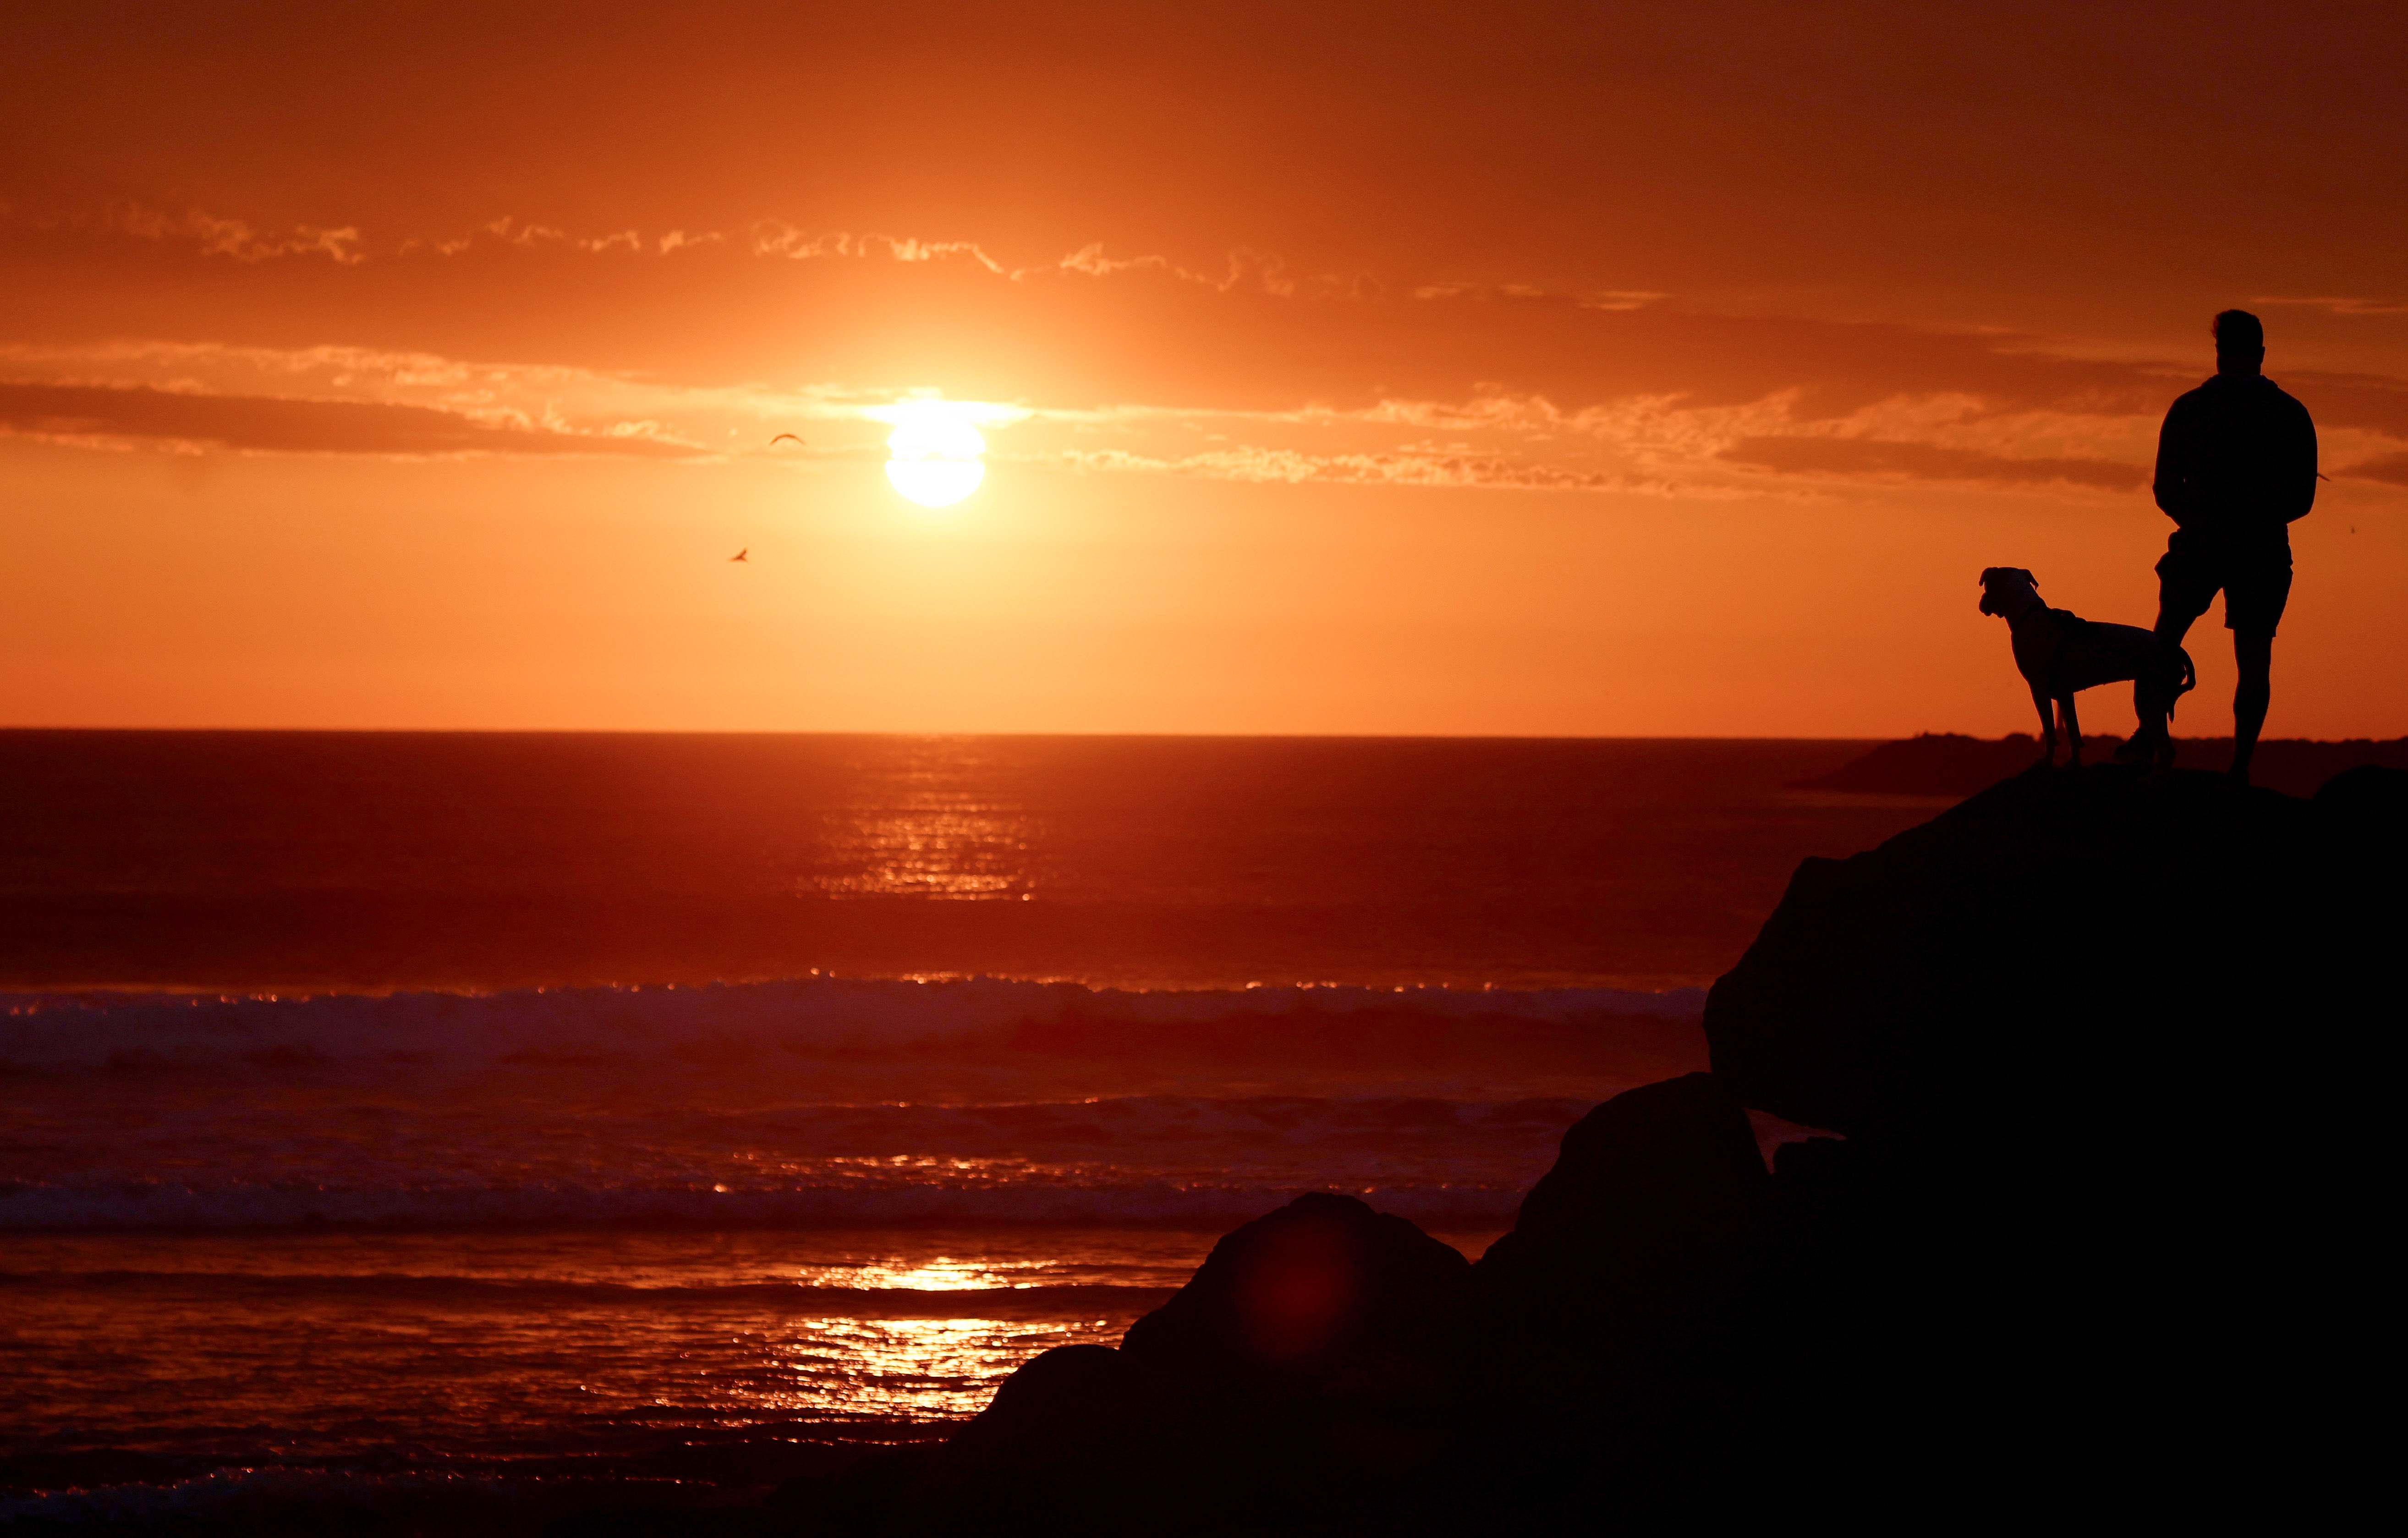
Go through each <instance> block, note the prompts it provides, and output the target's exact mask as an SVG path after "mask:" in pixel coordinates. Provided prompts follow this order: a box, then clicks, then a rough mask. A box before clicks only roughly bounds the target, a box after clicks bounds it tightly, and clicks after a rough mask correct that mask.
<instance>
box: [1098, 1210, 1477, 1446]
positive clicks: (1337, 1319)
mask: <svg viewBox="0 0 2408 1538" xmlns="http://www.w3.org/2000/svg"><path fill="white" fill-rule="evenodd" d="M1469 1274H1470V1263H1469V1261H1467V1260H1465V1259H1464V1258H1463V1256H1462V1254H1461V1253H1460V1252H1458V1251H1457V1250H1455V1248H1454V1247H1453V1246H1449V1245H1445V1244H1441V1243H1440V1242H1439V1241H1438V1240H1436V1239H1433V1238H1431V1237H1430V1236H1429V1235H1428V1234H1426V1233H1424V1232H1422V1231H1421V1230H1420V1229H1418V1228H1416V1227H1414V1226H1413V1225H1412V1223H1410V1222H1408V1221H1407V1220H1405V1219H1404V1218H1398V1217H1396V1216H1394V1215H1393V1214H1389V1213H1383V1212H1375V1211H1373V1210H1372V1209H1371V1208H1370V1207H1369V1206H1368V1205H1366V1204H1365V1203H1363V1202H1361V1201H1359V1200H1357V1199H1355V1197H1351V1196H1336V1195H1331V1194H1328V1193H1326V1192H1313V1193H1311V1194H1308V1195H1304V1196H1299V1197H1297V1199H1296V1200H1295V1201H1293V1202H1291V1203H1288V1204H1287V1205H1286V1206H1284V1207H1282V1208H1280V1209H1279V1210H1278V1211H1277V1212H1274V1213H1270V1214H1269V1215H1268V1216H1265V1217H1262V1218H1255V1219H1254V1221H1253V1222H1251V1223H1248V1224H1246V1225H1245V1226H1244V1227H1242V1228H1240V1229H1238V1230H1236V1231H1235V1232H1231V1233H1229V1234H1228V1235H1227V1236H1226V1237H1225V1238H1223V1239H1222V1240H1221V1242H1220V1243H1219V1244H1217V1245H1214V1246H1212V1253H1211V1255H1210V1256H1209V1257H1207V1258H1206V1260H1205V1261H1204V1263H1203V1265H1201V1266H1200V1267H1198V1268H1197V1272H1196V1275H1195V1276H1194V1277H1193V1278H1192V1279H1190V1280H1189V1282H1188V1284H1187V1285H1186V1286H1185V1287H1184V1288H1183V1289H1180V1291H1179V1293H1178V1294H1177V1295H1176V1296H1175V1297H1173V1298H1172V1299H1171V1300H1170V1301H1169V1302H1168V1303H1165V1304H1163V1305H1162V1306H1161V1307H1160V1308H1157V1309H1155V1310H1154V1312H1153V1313H1151V1314H1148V1315H1147V1316H1145V1317H1143V1318H1141V1319H1140V1320H1138V1321H1137V1322H1136V1323H1135V1324H1133V1325H1131V1326H1130V1327H1129V1331H1128V1334H1127V1335H1126V1336H1125V1338H1124V1340H1123V1341H1122V1344H1121V1349H1122V1350H1123V1351H1124V1352H1125V1354H1126V1355H1127V1356H1128V1357H1129V1358H1131V1359H1132V1360H1135V1361H1136V1362H1138V1363H1139V1364H1140V1365H1141V1366H1143V1367H1144V1368H1145V1369H1146V1370H1147V1371H1149V1372H1150V1373H1152V1374H1154V1375H1156V1376H1157V1377H1163V1378H1168V1379H1173V1380H1177V1381H1179V1382H1182V1383H1183V1384H1186V1385H1188V1386H1190V1387H1191V1388H1192V1389H1193V1391H1197V1392H1201V1391H1204V1390H1205V1389H1207V1388H1211V1389H1212V1390H1214V1391H1237V1392H1240V1393H1244V1394H1248V1395H1255V1396H1264V1395H1268V1396H1273V1397H1277V1398H1281V1399H1294V1398H1297V1397H1308V1398H1310V1397H1326V1396H1330V1395H1355V1396H1359V1395H1361V1394H1365V1393H1382V1392H1389V1391H1393V1390H1395V1389H1397V1388H1400V1387H1401V1386H1403V1385H1404V1384H1406V1383H1410V1382H1413V1381H1417V1380H1419V1379H1421V1378H1423V1377H1425V1376H1426V1374H1427V1373H1428V1371H1429V1370H1430V1369H1431V1368H1432V1367H1433V1366H1434V1365H1435V1364H1436V1363H1437V1362H1438V1361H1439V1360H1441V1358H1442V1357H1443V1356H1444V1354H1445V1353H1446V1352H1447V1350H1448V1349H1449V1347H1450V1346H1451V1343H1452V1341H1453V1339H1454V1337H1455V1333H1456V1332H1458V1331H1459V1329H1460V1328H1461V1325H1462V1322H1463V1317H1464V1310H1465V1307H1466V1305H1467V1303H1468V1302H1469Z"/></svg>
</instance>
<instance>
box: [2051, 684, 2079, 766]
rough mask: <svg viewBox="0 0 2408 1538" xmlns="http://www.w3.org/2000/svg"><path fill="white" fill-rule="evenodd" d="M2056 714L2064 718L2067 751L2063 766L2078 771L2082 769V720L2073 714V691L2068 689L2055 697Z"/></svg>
mask: <svg viewBox="0 0 2408 1538" xmlns="http://www.w3.org/2000/svg"><path fill="white" fill-rule="evenodd" d="M2057 713H2058V714H2059V715H2061V716H2063V717H2064V718H2065V741H2066V746H2067V748H2068V749H2069V753H2068V757H2067V758H2066V761H2065V766H2066V767H2067V768H2068V769H2079V768H2081V767H2082V718H2081V717H2080V716H2078V715H2076V714H2074V710H2073V691H2071V690H2070V689H2069V690H2067V691H2065V692H2064V693H2062V694H2059V695H2058V696H2057Z"/></svg>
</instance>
